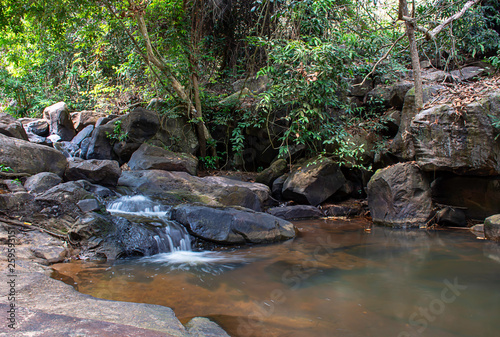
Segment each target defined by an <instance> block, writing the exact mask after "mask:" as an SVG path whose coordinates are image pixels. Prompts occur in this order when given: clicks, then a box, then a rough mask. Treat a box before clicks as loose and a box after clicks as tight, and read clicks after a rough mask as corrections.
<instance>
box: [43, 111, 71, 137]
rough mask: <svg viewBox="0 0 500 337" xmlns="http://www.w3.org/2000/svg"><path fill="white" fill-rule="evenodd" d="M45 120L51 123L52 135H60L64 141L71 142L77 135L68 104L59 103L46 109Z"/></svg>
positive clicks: (44, 112)
mask: <svg viewBox="0 0 500 337" xmlns="http://www.w3.org/2000/svg"><path fill="white" fill-rule="evenodd" d="M43 118H45V119H46V120H48V121H49V123H50V134H52V135H58V136H59V137H61V140H62V141H70V140H71V139H73V137H74V136H75V135H76V130H75V127H74V126H73V122H72V121H71V117H70V115H69V110H68V106H67V105H66V103H64V102H59V103H56V104H53V105H51V106H49V107H46V108H45V110H43Z"/></svg>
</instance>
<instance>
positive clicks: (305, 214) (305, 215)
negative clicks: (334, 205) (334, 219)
mask: <svg viewBox="0 0 500 337" xmlns="http://www.w3.org/2000/svg"><path fill="white" fill-rule="evenodd" d="M267 212H268V213H269V214H271V215H273V216H275V217H278V218H281V219H284V220H294V219H314V218H321V217H323V216H324V215H323V213H321V211H320V210H319V209H318V208H317V207H314V206H308V205H295V206H284V207H273V208H269V209H268V210H267Z"/></svg>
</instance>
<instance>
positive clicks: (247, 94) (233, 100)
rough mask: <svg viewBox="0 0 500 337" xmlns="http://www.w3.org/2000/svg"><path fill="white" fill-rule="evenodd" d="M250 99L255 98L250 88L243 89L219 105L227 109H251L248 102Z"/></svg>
mask: <svg viewBox="0 0 500 337" xmlns="http://www.w3.org/2000/svg"><path fill="white" fill-rule="evenodd" d="M248 98H253V94H252V92H251V91H250V90H249V89H248V88H243V89H241V90H238V91H236V92H235V93H233V94H231V95H229V96H227V97H226V98H224V99H222V100H221V101H220V102H219V104H220V105H222V106H225V107H234V106H244V107H249V104H248V102H247V99H248Z"/></svg>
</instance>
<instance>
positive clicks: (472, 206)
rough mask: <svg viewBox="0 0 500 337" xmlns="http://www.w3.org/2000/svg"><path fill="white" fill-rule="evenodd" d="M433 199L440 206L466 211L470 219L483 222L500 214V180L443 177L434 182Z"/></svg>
mask: <svg viewBox="0 0 500 337" xmlns="http://www.w3.org/2000/svg"><path fill="white" fill-rule="evenodd" d="M431 187H432V198H433V199H434V200H435V201H436V202H437V203H440V204H444V205H451V206H452V207H453V206H456V207H460V208H462V209H464V212H465V215H466V216H467V217H468V218H471V219H476V220H483V219H485V218H487V217H489V216H491V215H494V214H498V213H500V179H499V178H493V177H491V178H486V177H472V176H453V175H450V176H443V177H439V178H438V179H436V180H434V181H433V182H432V185H431Z"/></svg>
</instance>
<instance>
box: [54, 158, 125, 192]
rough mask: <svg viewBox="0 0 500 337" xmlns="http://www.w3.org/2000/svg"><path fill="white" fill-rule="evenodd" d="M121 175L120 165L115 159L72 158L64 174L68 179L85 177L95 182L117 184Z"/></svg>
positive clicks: (108, 184)
mask: <svg viewBox="0 0 500 337" xmlns="http://www.w3.org/2000/svg"><path fill="white" fill-rule="evenodd" d="M120 175H121V169H120V165H119V164H118V162H117V161H115V160H98V159H90V160H83V159H81V158H71V159H69V160H68V168H67V169H66V173H65V175H64V176H65V177H66V179H67V180H82V179H83V180H87V181H89V182H91V183H94V184H99V185H104V186H116V184H117V183H118V179H119V178H120Z"/></svg>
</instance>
